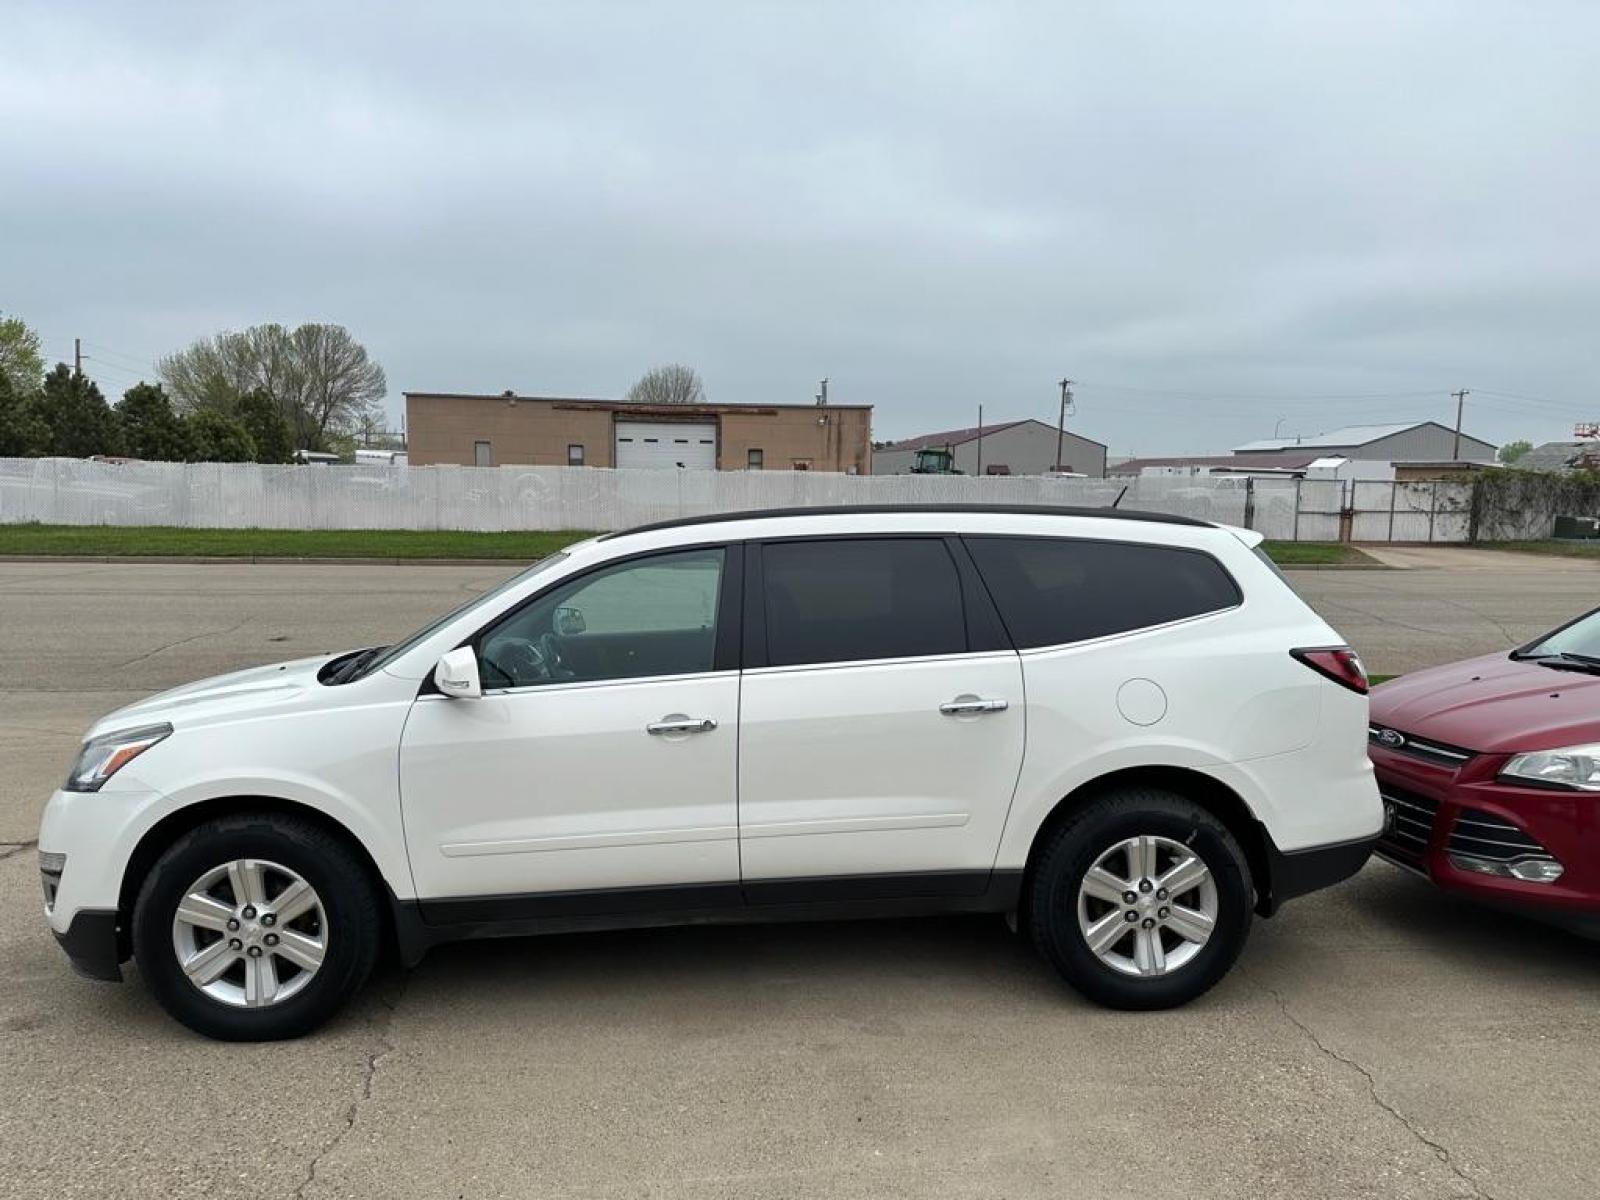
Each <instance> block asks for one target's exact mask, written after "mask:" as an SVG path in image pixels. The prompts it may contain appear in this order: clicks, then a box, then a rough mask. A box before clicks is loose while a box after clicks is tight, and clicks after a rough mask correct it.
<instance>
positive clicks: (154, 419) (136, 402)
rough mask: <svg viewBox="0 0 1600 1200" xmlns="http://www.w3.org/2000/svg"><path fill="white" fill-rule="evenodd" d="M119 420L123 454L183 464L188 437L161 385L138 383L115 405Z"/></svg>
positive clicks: (186, 453)
mask: <svg viewBox="0 0 1600 1200" xmlns="http://www.w3.org/2000/svg"><path fill="white" fill-rule="evenodd" d="M117 413H118V415H119V416H120V417H121V418H122V446H123V452H124V453H126V454H131V455H132V456H133V457H135V458H148V459H150V460H151V461H153V462H183V461H184V460H185V459H186V458H188V457H189V434H188V430H187V428H186V427H185V426H184V423H183V422H182V421H181V420H179V418H178V414H177V413H175V412H173V411H172V401H171V400H170V399H169V398H168V396H167V393H166V392H165V391H163V390H162V388H161V385H160V384H156V383H141V384H136V385H135V386H133V387H131V388H129V389H128V390H127V391H126V392H124V393H122V403H120V404H118V405H117Z"/></svg>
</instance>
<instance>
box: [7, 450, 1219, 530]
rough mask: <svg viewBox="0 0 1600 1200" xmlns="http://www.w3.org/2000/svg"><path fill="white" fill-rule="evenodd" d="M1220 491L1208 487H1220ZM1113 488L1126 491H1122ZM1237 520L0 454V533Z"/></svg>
mask: <svg viewBox="0 0 1600 1200" xmlns="http://www.w3.org/2000/svg"><path fill="white" fill-rule="evenodd" d="M1219 485H1220V486H1219ZM1124 492H1125V494H1123V493H1124ZM1119 495H1121V497H1122V499H1121V506H1122V507H1124V508H1142V509H1151V510H1154V511H1157V512H1166V513H1173V514H1177V515H1182V516H1193V517H1199V518H1201V519H1203V520H1208V521H1220V522H1226V523H1228V524H1232V525H1239V524H1242V523H1243V522H1244V518H1245V501H1246V488H1245V486H1244V481H1243V480H1219V481H1202V482H1201V483H1200V484H1199V485H1197V484H1196V483H1194V482H1193V481H1189V480H1173V479H1135V480H1126V481H1119V480H1105V479H1047V478H1044V477H1041V476H985V477H975V476H967V475H836V474H827V473H823V472H818V471H686V470H685V471H648V470H624V471H613V470H608V469H604V468H598V467H410V466H383V465H377V466H365V465H362V466H348V467H347V466H326V467H323V466H266V465H262V464H258V463H143V462H141V463H99V462H88V461H84V460H80V459H64V458H55V459H39V458H32V459H0V524H4V523H9V524H15V523H17V522H20V521H39V522H42V523H44V524H51V525H181V526H188V527H192V528H219V529H231V528H264V529H470V530H506V529H594V530H604V529H626V528H628V527H629V526H633V525H640V524H643V523H645V522H648V521H664V520H670V519H672V518H674V517H690V516H699V515H703V514H706V513H715V512H737V511H740V510H743V509H760V508H788V507H807V506H811V505H821V504H1078V505H1089V506H1094V507H1100V506H1104V505H1109V504H1112V503H1114V502H1116V501H1117V499H1118V496H1119Z"/></svg>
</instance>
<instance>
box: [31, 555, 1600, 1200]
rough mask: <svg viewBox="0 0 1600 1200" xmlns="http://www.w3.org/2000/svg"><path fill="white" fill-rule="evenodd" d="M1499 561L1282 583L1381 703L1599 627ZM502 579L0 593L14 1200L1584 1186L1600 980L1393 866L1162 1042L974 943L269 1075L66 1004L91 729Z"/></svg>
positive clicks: (364, 1037)
mask: <svg viewBox="0 0 1600 1200" xmlns="http://www.w3.org/2000/svg"><path fill="white" fill-rule="evenodd" d="M1473 553H1475V552H1468V551H1459V552H1457V554H1468V555H1470V554H1473ZM1499 557H1500V559H1502V560H1505V561H1492V560H1491V561H1490V564H1489V568H1488V569H1485V568H1484V566H1483V563H1484V559H1483V558H1481V557H1480V558H1469V559H1466V560H1461V559H1453V558H1451V556H1450V555H1448V554H1447V555H1444V556H1442V557H1435V558H1433V559H1431V560H1429V559H1427V556H1424V560H1425V561H1423V562H1420V563H1417V562H1413V563H1410V564H1408V565H1409V566H1411V567H1413V568H1414V569H1408V570H1388V571H1323V572H1297V573H1294V575H1293V581H1294V583H1295V585H1296V587H1297V588H1298V589H1299V590H1300V591H1301V592H1302V594H1304V595H1305V596H1306V597H1307V599H1309V600H1310V601H1311V602H1312V603H1313V604H1314V605H1316V606H1317V607H1318V609H1319V610H1320V611H1322V612H1323V613H1324V615H1325V616H1327V617H1328V618H1329V619H1330V620H1331V621H1332V622H1333V624H1334V625H1335V626H1336V627H1337V628H1339V629H1340V630H1341V631H1342V632H1343V633H1344V634H1345V635H1346V636H1348V637H1349V638H1350V639H1351V641H1352V642H1353V643H1354V644H1355V645H1356V647H1357V648H1358V649H1359V650H1361V651H1362V653H1363V655H1364V657H1366V659H1367V661H1368V666H1369V668H1370V669H1372V670H1374V671H1379V672H1386V673H1394V672H1401V671H1407V670H1413V669H1416V668H1418V667H1421V666H1425V665H1427V664H1429V663H1434V662H1442V661H1446V660H1449V659H1452V658H1458V657H1463V656H1465V655H1467V654H1471V653H1474V652H1487V651H1490V650H1495V649H1502V648H1505V647H1508V646H1510V645H1513V644H1515V643H1516V642H1519V641H1521V640H1523V639H1525V638H1527V637H1529V636H1531V635H1532V634H1534V633H1537V632H1539V631H1540V630H1542V629H1544V628H1547V627H1549V626H1550V625H1553V624H1555V623H1556V622H1558V621H1559V620H1561V619H1563V618H1565V617H1569V616H1571V615H1574V614H1575V613H1577V612H1579V611H1582V610H1585V609H1587V608H1590V607H1593V605H1594V604H1595V603H1596V598H1595V594H1596V591H1597V590H1600V589H1597V585H1600V567H1593V566H1589V565H1587V564H1584V565H1583V568H1584V569H1573V567H1572V564H1569V563H1564V562H1563V563H1558V564H1555V565H1551V564H1550V563H1548V562H1547V561H1546V562H1544V563H1543V564H1541V562H1540V561H1539V560H1531V561H1528V560H1521V559H1517V560H1516V561H1511V560H1512V558H1513V556H1499ZM505 573H506V571H505V570H504V569H502V568H482V567H413V568H395V567H357V566H222V565H201V566H181V565H165V566H164V565H122V564H115V565H111V564H93V563H4V564H0V684H3V686H0V762H3V763H4V764H5V767H4V770H3V771H0V1194H3V1195H5V1196H7V1197H12V1196H15V1197H31V1196H78V1195H82V1196H95V1197H114V1196H174V1197H178V1196H195V1197H200V1196H206V1197H226V1196H282V1197H292V1196H307V1197H317V1196H385V1197H388V1196H396V1197H445V1196H449V1197H458V1196H459V1197H470V1198H477V1197H522V1196H584V1197H621V1196H629V1197H635V1196H652V1197H680V1196H685V1197H688V1196H692V1197H700V1196H739V1197H786V1196H818V1195H826V1196H862V1197H867V1196H871V1197H885V1196H940V1197H947V1196H974V1197H977V1196H984V1197H992V1196H1013V1197H1028V1196H1035V1195H1045V1194H1053V1195H1068V1196H1093V1197H1116V1196H1134V1195H1137V1196H1141V1197H1167V1196H1171V1197H1180V1196H1196V1195H1204V1196H1211V1195H1216V1196H1224V1195H1225V1196H1239V1195H1244V1196H1282V1195H1294V1196H1297V1197H1320V1196H1328V1197H1334V1196H1338V1197H1347V1196H1359V1195H1383V1196H1404V1197H1409V1196H1418V1197H1424V1196H1425V1197H1436V1196H1441V1197H1442V1196H1490V1197H1496V1198H1498V1200H1506V1198H1508V1197H1516V1196H1534V1195H1538V1196H1547V1197H1567V1196H1570V1197H1578V1196H1580V1195H1582V1196H1585V1197H1587V1196H1588V1195H1589V1194H1591V1193H1592V1190H1593V1180H1594V1179H1595V1178H1596V1177H1597V1176H1600V1144H1597V1142H1596V1140H1595V1137H1594V1131H1595V1129H1596V1127H1597V1125H1600V1099H1597V1098H1596V1084H1595V1081H1596V1079H1597V1078H1600V1005H1597V1003H1596V995H1597V987H1600V950H1597V948H1596V947H1595V946H1593V945H1591V944H1589V943H1586V942H1582V941H1579V940H1577V939H1575V938H1572V937H1569V936H1567V935H1565V934H1562V933H1559V932H1555V931H1552V930H1547V929H1545V928H1543V927H1540V926H1537V925H1533V924H1528V923H1525V922H1522V921H1519V920H1516V919H1513V918H1508V917H1501V916H1498V915H1495V914H1492V913H1488V912H1485V911H1483V910H1480V909H1477V908H1474V907H1470V906H1467V905H1464V904H1461V903H1458V902H1455V901H1452V900H1449V899H1447V898H1444V897H1442V896H1439V895H1437V894H1436V893H1434V892H1432V891H1430V890H1428V889H1427V888H1425V887H1423V886H1421V885H1419V884H1416V883H1414V882H1413V881H1411V880H1410V879H1408V878H1406V877H1404V876H1402V875H1401V874H1400V873H1399V872H1397V871H1394V870H1393V869H1391V868H1388V867H1385V866H1382V865H1381V864H1374V865H1372V866H1369V867H1368V868H1367V870H1366V871H1365V872H1364V873H1363V874H1362V875H1361V876H1360V877H1358V878H1357V879H1356V880H1354V881H1353V882H1351V883H1350V884H1348V885H1346V886H1344V887H1341V888H1338V889H1335V890H1334V891H1331V892H1328V893H1323V894H1320V895H1316V896H1312V897H1309V898H1307V899H1304V900H1301V901H1297V902H1295V903H1294V904H1292V905H1290V906H1289V907H1288V908H1287V909H1286V910H1285V911H1284V912H1283V913H1282V914H1281V915H1280V916H1279V917H1277V918H1275V919H1273V920H1271V921H1267V922H1261V923H1258V924H1257V926H1256V929H1255V932H1254V933H1253V935H1252V939H1251V943H1250V945H1249V947H1248V948H1247V950H1246V952H1245V955H1244V958H1243V960H1242V961H1241V965H1240V967H1239V969H1237V970H1236V971H1235V972H1234V974H1233V975H1232V976H1230V978H1229V979H1227V980H1226V981H1224V983H1223V984H1222V985H1221V986H1219V987H1218V988H1217V989H1216V990H1215V991H1214V992H1212V993H1211V994H1210V995H1209V996H1207V997H1206V998H1204V999H1203V1000H1202V1001H1201V1002H1199V1003H1197V1004H1195V1005H1192V1006H1190V1007H1189V1008H1187V1009H1184V1010H1181V1011H1178V1012H1173V1013H1165V1014H1155V1015H1144V1016H1140V1015H1129V1014H1117V1013H1110V1012H1104V1011H1100V1010H1096V1009H1093V1008H1090V1007H1089V1006H1088V1005H1086V1004H1085V1003H1083V1002H1082V1001H1080V1000H1078V999H1077V998H1076V997H1075V996H1074V995H1073V994H1071V993H1070V992H1068V991H1066V990H1065V989H1064V988H1063V987H1061V986H1060V985H1058V984H1057V983H1056V981H1055V980H1054V979H1053V978H1052V977H1051V976H1050V974H1049V973H1048V972H1047V970H1046V969H1045V968H1044V966H1043V965H1042V964H1041V963H1039V962H1038V961H1036V960H1035V959H1034V957H1033V955H1032V954H1031V952H1030V951H1029V950H1028V949H1027V948H1026V947H1025V946H1024V945H1022V944H1021V943H1020V942H1019V941H1018V940H1017V939H1015V938H1013V937H1012V936H1010V935H1009V934H1008V933H1007V932H1006V930H1005V928H1004V926H1003V924H1001V923H1000V922H999V921H998V920H997V919H994V918H984V917H974V918H942V919H930V920H924V921H902V922H887V923H870V924H848V925H846V924H835V925H818V926H797V927H773V928H736V929H713V928H700V929H681V930H653V931H646V932H639V933H619V934H607V935H587V936H581V937H579V936H574V937H560V938H547V939H542V940H536V941H521V942H509V943H480V944H473V945H463V946H455V947H448V948H445V949H443V950H440V951H437V952H435V953H434V954H433V955H432V956H430V957H429V958H428V959H427V960H426V961H425V962H424V963H423V964H422V966H421V967H420V968H418V969H417V970H415V971H413V972H410V973H409V974H406V975H404V976H402V975H401V974H400V973H399V972H397V971H394V970H393V969H390V970H389V971H388V972H386V973H385V974H383V975H382V976H381V977H380V978H378V979H377V980H375V981H374V983H373V985H372V986H371V987H369V989H368V991H367V992H366V994H365V995H364V997H363V998H362V999H361V1000H360V1001H359V1002H358V1003H357V1004H356V1005H355V1007H354V1008H353V1009H352V1010H351V1011H349V1012H348V1013H347V1014H346V1015H345V1016H343V1017H342V1018H341V1019H340V1020H339V1021H337V1022H336V1023H335V1024H334V1025H333V1026H331V1027H330V1028H328V1029H327V1030H325V1031H324V1032H322V1033H320V1034H319V1035H317V1036H315V1037H313V1038H310V1039H307V1040H305V1041H302V1042H298V1043H292V1044H285V1045H270V1046H224V1045H220V1044H215V1043H209V1042H205V1041H202V1040H201V1039H199V1038H197V1037H195V1036H194V1035H191V1034H189V1033H188V1032H187V1031H185V1030H184V1029H182V1028H181V1027H180V1026H178V1025H176V1024H175V1023H173V1022H172V1021H170V1020H168V1019H167V1018H166V1017H165V1016H164V1015H163V1014H162V1013H161V1012H160V1011H159V1010H158V1009H157V1008H156V1006H155V1004H154V1002H153V1001H152V1000H151V999H150V998H149V996H148V995H146V993H145V992H144V990H143V989H142V987H140V986H139V984H138V981H137V974H136V972H131V973H130V976H131V981H130V983H129V984H126V985H124V986H121V987H117V986H113V985H103V984H95V983H90V982H87V981H84V980H81V979H79V978H77V977H76V976H74V975H72V974H71V973H70V972H69V970H68V968H67V965H66V961H65V959H64V958H63V956H62V955H61V954H60V952H59V950H58V949H57V948H56V946H55V944H54V942H53V941H52V940H51V939H50V937H49V934H48V932H47V930H46V928H45V925H44V923H43V920H42V918H41V915H40V913H39V886H38V880H37V871H36V867H35V862H34V850H33V846H32V845H31V844H30V842H31V839H32V838H33V837H34V836H35V833H36V830H37V822H38V815H39V810H40V807H41V806H42V804H43V802H44V800H45V799H46V798H47V796H48V795H49V792H50V790H51V789H52V788H53V787H54V786H55V785H56V783H57V782H58V780H59V778H60V776H61V774H62V772H63V771H64V769H65V766H66V763H67V761H68V759H69V758H70V756H71V754H72V751H73V750H74V748H75V747H76V744H77V741H78V738H79V735H80V734H81V732H82V730H83V728H84V726H85V725H86V724H87V723H88V722H89V721H90V720H92V719H93V718H95V717H97V716H98V715H100V714H102V713H104V712H106V711H108V710H110V709H112V708H115V707H117V706H119V705H121V704H124V703H127V702H129V701H131V700H133V699H136V698H137V697H139V696H142V695H144V694H147V693H149V692H151V691H154V690H157V689H159V688H163V687H168V686H171V685H174V684H177V683H181V682H185V681H188V680H190V679H193V678H197V677H200V676H204V675H209V674H214V673H217V672H220V671H224V670H229V669H233V668H236V667H242V666H247V665H252V664H256V663H262V662H268V661H273V660H275V659H282V658H289V657H296V656H299V655H304V654H309V653H315V652H318V651H322V650H333V649H340V648H345V647H350V646H358V645H363V644H371V643H374V642H379V641H386V640H392V639H393V638H394V637H395V636H397V635H399V634H401V633H403V632H405V631H406V630H408V629H409V628H411V627H413V626H415V625H417V624H420V623H421V622H422V621H423V620H425V619H426V618H427V617H429V616H431V615H433V614H434V613H436V612H438V611H440V610H442V609H443V608H445V607H447V606H449V605H452V604H454V603H457V602H458V601H460V600H461V599H464V598H465V597H466V596H467V595H468V594H469V593H471V592H473V591H476V590H481V589H482V588H484V587H486V586H488V585H489V584H491V583H493V582H495V581H496V580H498V579H499V578H501V577H503V575H504V574H505Z"/></svg>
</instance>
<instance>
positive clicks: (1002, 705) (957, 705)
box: [939, 696, 1011, 717]
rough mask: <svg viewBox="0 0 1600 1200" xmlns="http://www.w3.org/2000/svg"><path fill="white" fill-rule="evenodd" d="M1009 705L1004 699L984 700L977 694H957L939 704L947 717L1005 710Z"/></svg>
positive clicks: (940, 709)
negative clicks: (953, 697) (952, 698)
mask: <svg viewBox="0 0 1600 1200" xmlns="http://www.w3.org/2000/svg"><path fill="white" fill-rule="evenodd" d="M1010 707H1011V705H1010V704H1009V703H1007V702H1006V701H1004V700H984V699H982V698H981V697H978V696H957V697H956V698H955V699H954V700H947V701H946V702H945V703H943V704H941V705H939V711H940V712H942V713H943V714H944V715H945V716H947V717H964V716H967V715H968V714H969V713H991V712H1005V710H1006V709H1008V708H1010Z"/></svg>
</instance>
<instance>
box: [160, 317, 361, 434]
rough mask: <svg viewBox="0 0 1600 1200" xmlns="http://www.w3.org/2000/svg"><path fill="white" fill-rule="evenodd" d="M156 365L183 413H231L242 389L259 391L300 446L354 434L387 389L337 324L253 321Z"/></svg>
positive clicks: (206, 340) (357, 343)
mask: <svg viewBox="0 0 1600 1200" xmlns="http://www.w3.org/2000/svg"><path fill="white" fill-rule="evenodd" d="M158 365H159V369H160V372H161V378H162V380H163V381H164V382H165V383H166V385H167V388H168V390H170V391H171V392H172V395H173V397H174V399H175V400H176V401H177V404H178V407H179V408H180V409H181V410H182V411H184V412H195V411H198V410H201V409H216V410H218V411H220V412H223V413H227V414H229V415H233V414H234V413H235V411H236V410H237V408H238V406H239V402H240V400H241V399H242V398H243V397H244V396H245V395H247V394H248V393H249V392H251V391H254V390H257V389H259V390H261V391H263V392H265V393H266V394H267V395H269V396H271V397H272V399H273V400H274V401H275V402H276V403H277V405H278V409H279V411H280V412H281V413H282V414H283V419H284V420H285V421H287V422H288V423H289V428H290V429H291V430H292V431H293V433H294V439H295V445H296V447H297V448H299V449H303V450H322V449H325V448H326V447H327V445H328V443H329V442H330V441H331V440H332V439H334V438H336V437H347V436H349V435H351V434H353V433H355V432H356V431H357V430H359V429H360V428H361V426H362V424H363V422H365V421H367V420H370V419H371V418H372V417H373V416H374V414H375V413H376V412H377V411H378V404H379V402H380V401H381V400H382V399H383V395H384V393H385V391H387V390H388V382H387V380H386V379H385V378H384V374H383V368H382V367H380V366H379V365H378V364H377V363H375V362H373V361H372V359H371V358H370V357H368V355H367V350H366V347H365V346H363V345H362V344H361V343H360V342H358V341H356V340H355V338H353V337H351V336H350V331H349V330H348V329H346V328H345V327H344V326H342V325H302V326H300V327H299V328H298V329H294V330H290V329H286V328H284V327H283V326H282V325H254V326H252V327H250V328H249V329H245V330H242V331H239V332H237V333H234V332H229V333H219V334H217V335H216V336H215V337H210V338H203V339H201V340H200V341H198V342H195V343H194V344H193V345H192V346H190V347H189V348H188V349H187V350H180V351H179V352H178V353H177V354H172V355H169V356H167V357H166V358H164V359H162V360H161V362H160V363H159V364H158Z"/></svg>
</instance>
